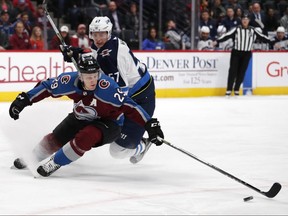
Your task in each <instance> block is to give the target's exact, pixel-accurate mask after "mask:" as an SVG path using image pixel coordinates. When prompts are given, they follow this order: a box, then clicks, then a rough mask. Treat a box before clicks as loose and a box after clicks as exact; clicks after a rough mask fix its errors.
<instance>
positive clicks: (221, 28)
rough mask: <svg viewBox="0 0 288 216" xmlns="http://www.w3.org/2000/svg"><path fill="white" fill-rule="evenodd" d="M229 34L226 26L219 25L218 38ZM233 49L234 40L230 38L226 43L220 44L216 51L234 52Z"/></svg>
mask: <svg viewBox="0 0 288 216" xmlns="http://www.w3.org/2000/svg"><path fill="white" fill-rule="evenodd" d="M226 32H227V29H226V28H225V26H224V25H219V26H218V28H217V38H219V37H221V36H222V35H223V34H225V33H226ZM232 48H233V40H232V38H229V39H228V40H226V41H223V42H220V43H218V44H217V47H215V50H232Z"/></svg>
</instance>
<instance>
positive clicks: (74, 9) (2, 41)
mask: <svg viewBox="0 0 288 216" xmlns="http://www.w3.org/2000/svg"><path fill="white" fill-rule="evenodd" d="M0 2H1V5H0V13H1V17H0V50H45V46H44V44H45V42H44V37H43V35H44V34H43V30H44V25H45V23H46V21H47V20H45V15H44V10H43V7H42V5H41V2H42V1H31V0H1V1H0ZM49 2H50V4H49V5H48V6H49V10H51V12H53V15H54V17H56V18H61V19H62V20H64V21H65V22H66V23H67V24H65V25H61V26H59V29H60V33H61V35H62V37H63V38H64V40H65V42H66V44H68V45H71V46H76V47H81V48H83V49H89V47H90V46H91V41H90V39H89V37H88V26H89V23H90V21H91V20H92V19H93V18H94V16H108V17H109V18H110V20H111V21H112V23H113V34H114V35H116V36H118V37H120V38H121V39H123V40H124V41H125V42H126V43H127V44H128V46H130V48H131V49H139V40H138V38H139V37H138V36H139V8H138V7H139V1H137V0H135V1H133V0H126V1H125V0H121V1H119V0H118V1H117V0H115V1H110V0H103V1H101V0H97V1H96V0H90V1H73V0H57V1H56V0H51V1H49ZM143 2H144V5H143V6H144V9H145V7H150V8H157V7H158V1H150V0H144V1H143ZM181 2H182V1H181ZM190 3H191V1H189V0H183V4H182V5H181V4H180V6H181V8H180V9H179V7H178V9H177V11H175V13H171V12H169V14H178V15H177V16H178V18H177V16H176V15H174V16H172V15H171V16H167V15H165V16H164V15H162V17H163V18H164V22H163V26H161V27H159V26H158V25H157V24H158V22H157V16H155V11H154V12H153V11H152V10H151V14H149V11H150V10H149V9H148V10H145V11H144V12H146V14H144V15H145V16H144V19H143V41H142V43H141V44H142V47H140V49H143V50H179V49H191V41H190V33H191V24H190V19H189V17H190V14H189V13H190V12H191V4H190ZM169 4H171V5H170V6H169ZM173 4H174V5H175V1H173V0H167V1H165V7H164V9H165V8H169V10H170V11H171V10H173V8H177V7H173V6H172V5H173ZM175 10H176V9H175ZM179 10H180V11H179ZM197 11H200V13H199V26H198V35H197V43H196V47H195V50H196V49H197V50H231V48H232V46H233V41H225V43H223V44H219V45H218V46H217V47H213V45H212V44H213V41H215V40H216V39H217V38H219V37H220V36H221V35H222V34H225V33H226V32H228V31H229V30H231V29H232V28H234V27H235V26H237V25H240V23H241V16H242V14H243V13H244V12H245V13H247V12H248V13H249V16H250V25H251V26H253V27H255V28H256V30H257V31H260V32H262V33H263V34H265V35H268V36H269V37H270V38H273V40H274V42H273V43H272V44H265V43H261V42H257V43H255V45H254V50H287V49H288V39H287V31H288V3H287V1H282V0H278V1H277V0H276V1H269V0H266V1H242V0H201V1H200V8H199V10H197ZM147 13H148V14H147ZM163 14H167V13H163ZM179 16H181V17H179ZM179 19H181V20H185V22H184V25H183V23H181V25H180V23H179ZM178 24H179V25H178ZM47 44H48V46H47V49H49V50H56V49H59V45H60V41H59V39H58V38H57V37H56V35H55V33H54V30H53V29H52V27H51V25H50V24H49V22H48V23H47Z"/></svg>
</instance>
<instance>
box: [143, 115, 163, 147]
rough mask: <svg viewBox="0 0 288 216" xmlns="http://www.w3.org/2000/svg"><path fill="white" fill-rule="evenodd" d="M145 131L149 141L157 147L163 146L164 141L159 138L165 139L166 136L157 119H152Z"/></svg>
mask: <svg viewBox="0 0 288 216" xmlns="http://www.w3.org/2000/svg"><path fill="white" fill-rule="evenodd" d="M145 130H146V131H147V133H148V135H149V140H150V141H151V142H152V143H155V144H156V145H157V146H159V145H162V143H163V141H162V140H161V139H159V138H158V137H160V138H162V139H164V134H163V132H162V130H161V127H160V123H159V121H158V120H157V119H156V118H152V119H150V120H149V121H148V122H146V124H145Z"/></svg>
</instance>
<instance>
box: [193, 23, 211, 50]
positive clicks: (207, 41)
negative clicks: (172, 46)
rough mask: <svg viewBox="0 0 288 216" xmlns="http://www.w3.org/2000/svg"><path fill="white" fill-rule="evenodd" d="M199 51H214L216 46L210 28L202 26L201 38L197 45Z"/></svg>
mask: <svg viewBox="0 0 288 216" xmlns="http://www.w3.org/2000/svg"><path fill="white" fill-rule="evenodd" d="M197 49H198V50H214V45H213V41H212V40H211V37H210V29H209V27H208V26H202V27H201V29H200V38H199V41H198V44H197Z"/></svg>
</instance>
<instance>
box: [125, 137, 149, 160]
mask: <svg viewBox="0 0 288 216" xmlns="http://www.w3.org/2000/svg"><path fill="white" fill-rule="evenodd" d="M141 142H142V143H143V144H144V145H145V150H144V151H143V152H141V153H140V154H138V155H134V156H132V157H130V162H131V163H133V164H136V163H138V162H139V161H141V160H142V158H143V157H144V155H145V154H146V152H147V151H148V150H149V148H150V146H151V145H152V142H150V141H149V139H148V138H142V139H141Z"/></svg>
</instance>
